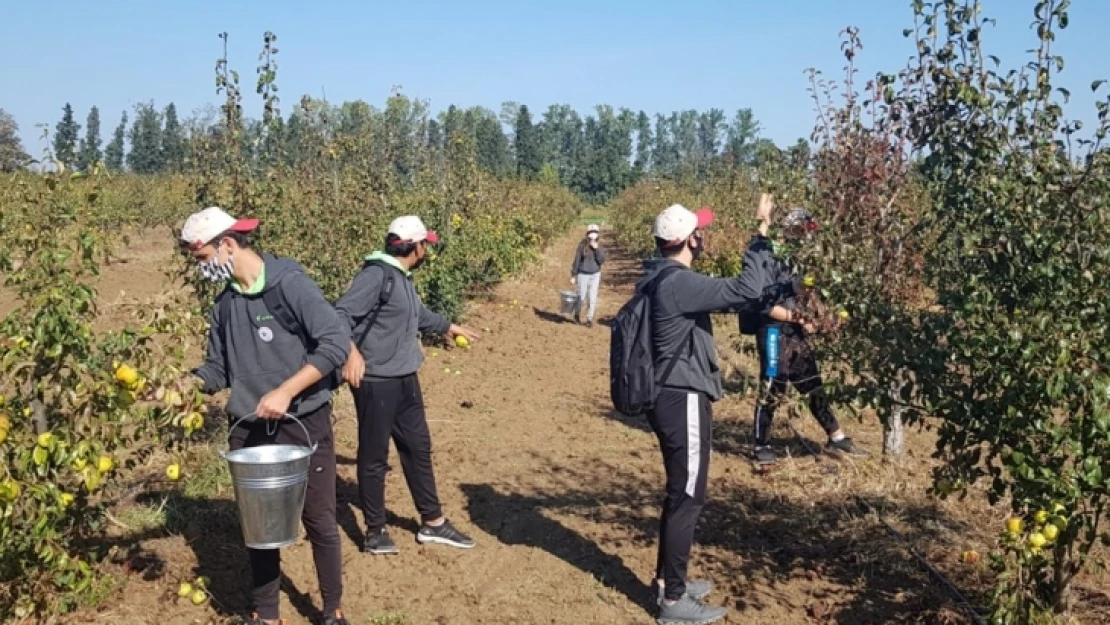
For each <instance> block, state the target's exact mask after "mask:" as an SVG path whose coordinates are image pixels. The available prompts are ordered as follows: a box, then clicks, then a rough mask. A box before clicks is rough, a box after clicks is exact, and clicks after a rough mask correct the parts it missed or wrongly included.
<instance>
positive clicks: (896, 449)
mask: <svg viewBox="0 0 1110 625" xmlns="http://www.w3.org/2000/svg"><path fill="white" fill-rule="evenodd" d="M905 384H906V382H905V381H903V380H902V376H901V375H899V376H897V377H896V378H895V380H894V381H893V382H891V384H890V397H891V399H892V400H893V401H892V402H891V407H890V414H888V415H887V418H886V419H885V420H884V421H883V456H884V457H886V458H897V457H900V456H901V455H902V452H903V451H904V450H905V443H906V437H905V428H904V427H903V424H902V413H903V412H904V411H905V408H903V406H902V405H901V404H899V403H898V402H899V401H900V397H901V390H902V387H903V386H904V385H905Z"/></svg>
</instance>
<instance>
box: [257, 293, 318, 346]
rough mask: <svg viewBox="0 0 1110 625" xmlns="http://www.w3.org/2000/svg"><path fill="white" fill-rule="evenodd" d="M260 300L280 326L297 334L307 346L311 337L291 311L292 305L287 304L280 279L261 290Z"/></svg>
mask: <svg viewBox="0 0 1110 625" xmlns="http://www.w3.org/2000/svg"><path fill="white" fill-rule="evenodd" d="M262 302H263V303H265V304H266V309H267V310H269V311H270V314H271V315H273V316H274V319H277V322H278V323H280V324H281V327H283V328H285V331H286V332H289V333H290V334H295V335H297V337H298V338H300V339H301V343H303V344H304V345H305V347H308V345H309V343H311V339H310V338H309V336H308V332H307V330H305V328H304V326H303V325H301V322H300V321H298V320H297V315H296V313H294V312H293V308H292V306H290V305H289V300H287V299H286V298H285V290H284V289H282V287H281V279H279V280H278V281H277V283H276V284H274V285H273V286H272V287H270V288H268V289H266V290H265V291H263V292H262Z"/></svg>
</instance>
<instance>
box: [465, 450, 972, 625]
mask: <svg viewBox="0 0 1110 625" xmlns="http://www.w3.org/2000/svg"><path fill="white" fill-rule="evenodd" d="M544 475H545V480H552V479H553V480H555V481H557V482H558V483H557V485H552V484H551V483H547V484H545V485H544V486H542V487H513V488H509V487H495V486H492V485H490V484H464V485H462V486H461V488H462V491H463V493H464V495H465V497H466V499H467V502H468V504H467V509H468V512H469V514H470V517H471V519H472V521H473V522H474V523H475V524H476V525H477V526H479V527H481V528H482V529H483V530H484V531H485V532H487V533H489V534H491V535H493V536H496V537H497V539H498V540H499V541H501V542H503V543H505V544H508V545H525V546H530V547H535V548H539V549H542V550H544V551H546V552H548V553H550V554H551V555H553V556H555V557H558V558H560V559H562V560H564V561H565V562H567V563H569V564H571V565H573V566H575V567H577V568H578V569H579V570H581V571H583V572H585V573H587V574H589V575H591V576H593V577H595V578H596V579H599V580H602V582H603V583H604V584H605V585H606V586H608V587H610V588H612V589H613V590H615V591H617V592H620V593H621V594H623V595H624V596H626V597H627V598H628V599H629V601H631V602H633V603H634V604H636V605H638V606H641V607H643V608H644V609H645V610H647V611H653V607H652V606H653V599H652V597H653V595H652V593H651V590H650V589H649V587H648V586H647V583H648V580H650V579H651V575H652V571H631V570H629V568H628V567H627V566H626V565H625V564H624V562H623V560H622V559H621V558H620V557H619V556H617V555H614V553H613V551H615V550H616V549H615V548H619V547H620V546H621V543H625V542H627V543H634V544H636V545H637V546H638V547H639V548H643V547H646V546H650V548H654V545H655V544H656V541H657V537H658V532H657V527H658V519H657V517H656V514H657V513H656V512H655V511H656V510H658V506H659V504H660V498H661V495H662V493H661V492H660V488H661V487H660V485H658V484H654V483H649V482H648V481H646V480H645V479H644V478H643V477H641V476H639V475H637V474H634V473H631V472H630V471H627V470H624V469H622V468H620V467H617V466H612V465H608V464H595V465H593V466H591V467H590V468H589V469H579V468H571V467H561V466H550V467H549V470H548V471H546V472H545V473H544ZM868 503H869V504H870V505H871V506H873V507H874V508H875V509H876V510H879V511H881V512H883V513H884V514H885V515H887V516H898V517H900V518H902V519H908V520H909V523H910V524H911V525H912V528H911V530H910V531H911V532H912V533H913V535H914V536H915V538H918V539H920V540H923V541H936V540H943V539H945V537H946V536H951V535H952V534H951V533H952V532H960V531H963V530H965V529H966V527H965V526H964V524H962V523H961V522H958V521H956V520H953V519H949V518H945V517H943V516H940V512H939V511H938V509H937V508H935V507H934V506H931V505H926V506H914V505H909V504H901V503H895V502H891V501H888V500H887V499H885V498H875V499H873V500H870V501H868ZM649 510H650V511H651V512H650V513H649V512H647V511H649ZM560 519H562V520H560ZM575 519H578V520H580V521H586V522H588V524H600V525H602V526H605V527H607V528H609V529H608V530H607V533H608V534H610V535H618V536H622V537H624V538H623V539H622V540H621V541H618V542H617V544H606V545H600V544H598V543H597V542H595V541H594V540H593V539H591V538H589V537H587V536H584V535H583V534H582V533H580V532H579V531H576V530H574V529H571V526H572V525H583V523H575V522H574V520H575ZM697 543H698V544H699V545H700V546H701V547H703V548H702V549H698V550H697V551H696V552H695V557H698V558H699V559H700V560H701V562H700V563H699V564H700V567H699V568H700V569H701V570H703V571H710V572H712V574H713V577H714V579H715V581H716V582H717V586H718V589H719V592H717V593H715V594H714V596H713V597H712V598H711V600H710V601H711V602H712V603H714V604H721V603H722V602H723V603H724V604H725V605H728V606H729V607H730V608H732V610H733V612H734V615H735V614H736V613H739V615H740V617H741V620H742V619H743V618H744V617H745V616H747V617H754V616H757V615H758V613H759V612H761V611H762V610H764V609H768V608H771V607H773V606H777V607H779V608H781V606H784V605H797V604H798V602H799V601H802V602H805V603H806V605H807V606H810V607H809V608H802V609H801V610H802V611H805V610H809V609H811V608H812V609H813V610H814V612H810V616H812V614H813V613H816V612H820V613H821V615H822V616H821V619H819V620H817V621H816V622H830V623H831V622H835V623H840V624H845V625H867V624H874V623H894V622H928V619H929V618H930V617H928V616H927V615H929V614H934V615H935V614H937V611H939V610H944V612H945V614H946V615H947V614H951V613H952V612H953V610H954V608H955V605H954V604H953V603H952V599H951V598H950V597H948V596H947V595H945V594H943V592H942V591H941V590H939V589H938V588H937V587H935V586H934V585H933V584H932V583H931V582H930V580H929V578H928V575H927V574H926V573H924V572H923V571H921V570H920V569H918V567H917V564H916V562H915V561H914V560H913V558H912V557H911V556H910V555H909V553H908V552H907V551H906V549H905V545H903V544H902V543H901V542H899V541H896V540H894V539H891V538H889V536H888V535H887V534H885V533H884V532H883V530H882V529H881V526H880V525H879V524H878V522H877V520H876V519H874V518H873V517H872V516H870V515H867V514H865V513H864V512H863V511H862V510H861V509H859V508H858V507H857V506H856V505H854V504H853V503H852V502H851V501H850V500H849V501H828V502H825V501H822V502H814V501H809V500H794V499H791V498H789V497H787V496H784V494H783V493H781V492H780V493H775V492H771V491H770V490H765V489H755V488H750V487H748V486H746V485H743V484H737V483H735V482H733V483H730V484H729V485H728V487H727V488H717V489H714V488H713V485H712V484H711V485H710V495H709V502H708V503H707V505H706V507H705V510H704V513H703V514H702V518H701V522H700V523H699V526H698V535H697ZM705 547H708V548H709V549H705ZM823 581H827V582H828V583H822V582H823ZM790 582H800V583H801V584H803V585H804V586H805V587H807V588H808V589H809V595H808V596H804V597H801V598H799V596H798V590H797V589H798V584H793V586H792V592H793V594H790V595H788V594H787V591H786V589H785V588H784V587H785V586H786V584H787V583H790ZM830 586H832V587H836V588H839V589H840V590H838V591H837V592H836V593H835V594H834V593H831V592H828V591H825V590H823V589H826V588H829V587H830ZM757 588H762V590H760V591H759V592H755V589H757ZM843 589H853V592H852V593H849V594H844V593H843ZM975 599H979V600H982V599H984V598H983V597H976V598H973V600H975ZM922 618H925V621H921V619H922ZM805 619H806V616H804V615H802V614H799V615H798V620H797V621H796V622H801V621H802V620H805Z"/></svg>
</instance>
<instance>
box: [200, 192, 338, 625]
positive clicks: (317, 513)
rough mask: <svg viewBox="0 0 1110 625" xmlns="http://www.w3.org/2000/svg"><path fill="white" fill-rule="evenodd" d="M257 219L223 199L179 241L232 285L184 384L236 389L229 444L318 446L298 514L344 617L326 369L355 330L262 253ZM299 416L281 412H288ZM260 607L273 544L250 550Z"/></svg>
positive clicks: (328, 608)
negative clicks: (228, 208) (238, 215)
mask: <svg viewBox="0 0 1110 625" xmlns="http://www.w3.org/2000/svg"><path fill="white" fill-rule="evenodd" d="M257 226H258V220H256V219H235V218H233V217H231V216H230V215H228V214H227V213H226V212H224V211H223V210H222V209H220V208H218V207H210V208H206V209H204V210H202V211H200V212H198V213H195V214H193V215H191V216H190V217H189V218H188V220H186V222H185V225H184V227H183V228H182V230H181V246H182V247H183V248H184V250H186V251H187V253H188V254H189V255H191V257H192V259H193V260H194V261H196V262H197V264H198V265H199V270H200V273H201V275H202V276H203V277H204V278H205V279H207V280H209V281H211V282H215V283H223V284H226V288H225V289H224V291H223V292H222V293H221V294H220V295H219V297H218V298H217V300H216V303H215V305H214V306H213V308H212V312H211V314H210V317H209V321H210V328H209V331H208V350H207V351H208V353H207V356H206V358H205V361H204V363H203V364H202V365H201V366H199V367H198V368H196V369H194V370H193V375H194V376H195V378H193V379H191V380H190V381H188V382H187V384H196V385H198V386H200V388H201V390H202V391H203V392H205V393H208V394H212V393H216V392H219V391H221V390H223V389H226V388H229V387H230V389H231V393H230V396H229V397H228V400H227V406H226V411H227V413H228V415H229V416H230V417H231V420H232V422H233V424H235V423H238V425H235V426H234V427H233V428H232V429H231V431H230V432H229V434H228V439H229V440H228V442H229V446H230V448H231V449H232V450H237V449H242V448H244V447H253V446H256V445H269V444H288V445H299V446H305V447H310V446H311V445H312V444H313V443H315V444H316V445H317V447H316V451H315V452H314V453H313V454H312V461H311V466H310V468H309V477H308V488H307V494H306V496H305V504H304V512H303V514H302V517H301V518H302V521H303V523H304V528H305V530H306V531H307V532H308V540H309V542H311V543H312V557H313V560H314V561H315V563H316V576H317V579H318V581H319V584H320V594H321V595H323V600H324V616H323V620H322V623H323V624H324V625H348V622H347V619H346V618H344V617H343V612H342V611H341V609H340V601H341V599H342V595H343V574H342V566H343V560H342V554H341V552H340V540H339V527H338V524H337V523H336V510H335V505H336V504H335V445H334V437H333V435H332V424H331V414H332V409H331V400H332V391H331V385H330V384H329V383H328V382H327V380H325V379H324V378H325V377H327V376H329V375H330V374H331V373H332V372H334V371H335V370H336V369H337V368H338V367H340V366H342V364H343V363H344V362H345V361H346V359H347V350H348V348H349V345H350V338H349V337H350V334H349V332H348V330H347V327H346V326H345V325H344V324H343V322H342V321H341V320H340V318H339V315H337V314H336V312H335V309H334V308H333V307H332V306H331V304H329V303H328V301H327V300H326V299H324V295H323V293H321V291H320V289H319V288H318V287H317V286H316V284H315V283H314V282H313V281H312V279H311V278H309V277H308V275H307V274H305V273H304V271H303V270H302V269H301V267H300V265H298V264H297V263H296V261H293V260H291V259H288V258H279V257H275V256H272V255H270V254H259V253H258V252H257V251H255V250H254V249H253V248H252V247H251V244H250V242H249V241H248V238H247V235H248V234H249V233H250V232H252V231H253V230H254V229H255V228H256V227H257ZM272 297H274V298H276V299H277V301H280V302H282V305H283V306H284V307H286V308H287V312H288V313H290V314H291V315H292V316H293V317H295V318H296V320H297V322H298V324H299V325H300V327H301V328H302V331H303V333H304V336H307V337H308V338H309V339H311V343H310V344H311V348H309V347H308V346H306V344H305V342H304V340H303V339H302V336H301V335H299V334H298V333H296V332H292V331H290V330H288V329H287V328H285V327H284V326H283V324H282V323H280V322H279V321H278V320H277V318H276V316H275V315H274V314H273V311H272V310H270V308H269V307H268V306H267V301H270V300H271V298H272ZM287 414H288V415H292V416H294V417H296V418H297V419H298V420H299V421H300V424H301V425H303V426H304V429H305V430H307V431H308V432H307V433H308V437H309V438H310V439H311V440H309V438H306V436H305V431H304V430H302V429H301V425H298V424H297V423H295V422H293V421H292V420H284V421H283V420H281V419H282V418H283V417H285V416H286V415H287ZM248 553H249V558H250V569H251V584H252V587H253V592H252V596H253V602H254V604H255V612H254V614H252V615H251V618H250V620H249V621H248V623H249V624H250V625H262V624H273V623H278V622H280V621H279V619H280V615H279V613H278V612H279V611H278V606H279V601H278V600H279V596H278V591H279V588H280V585H281V559H280V555H279V552H278V550H277V549H249V550H248Z"/></svg>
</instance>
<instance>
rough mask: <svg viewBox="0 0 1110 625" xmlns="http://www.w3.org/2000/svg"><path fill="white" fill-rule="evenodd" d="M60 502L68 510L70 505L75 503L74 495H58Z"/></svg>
mask: <svg viewBox="0 0 1110 625" xmlns="http://www.w3.org/2000/svg"><path fill="white" fill-rule="evenodd" d="M58 502H59V503H61V504H62V507H63V508H68V507H69V504H71V503H73V495H72V494H71V493H62V494H61V495H58Z"/></svg>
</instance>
